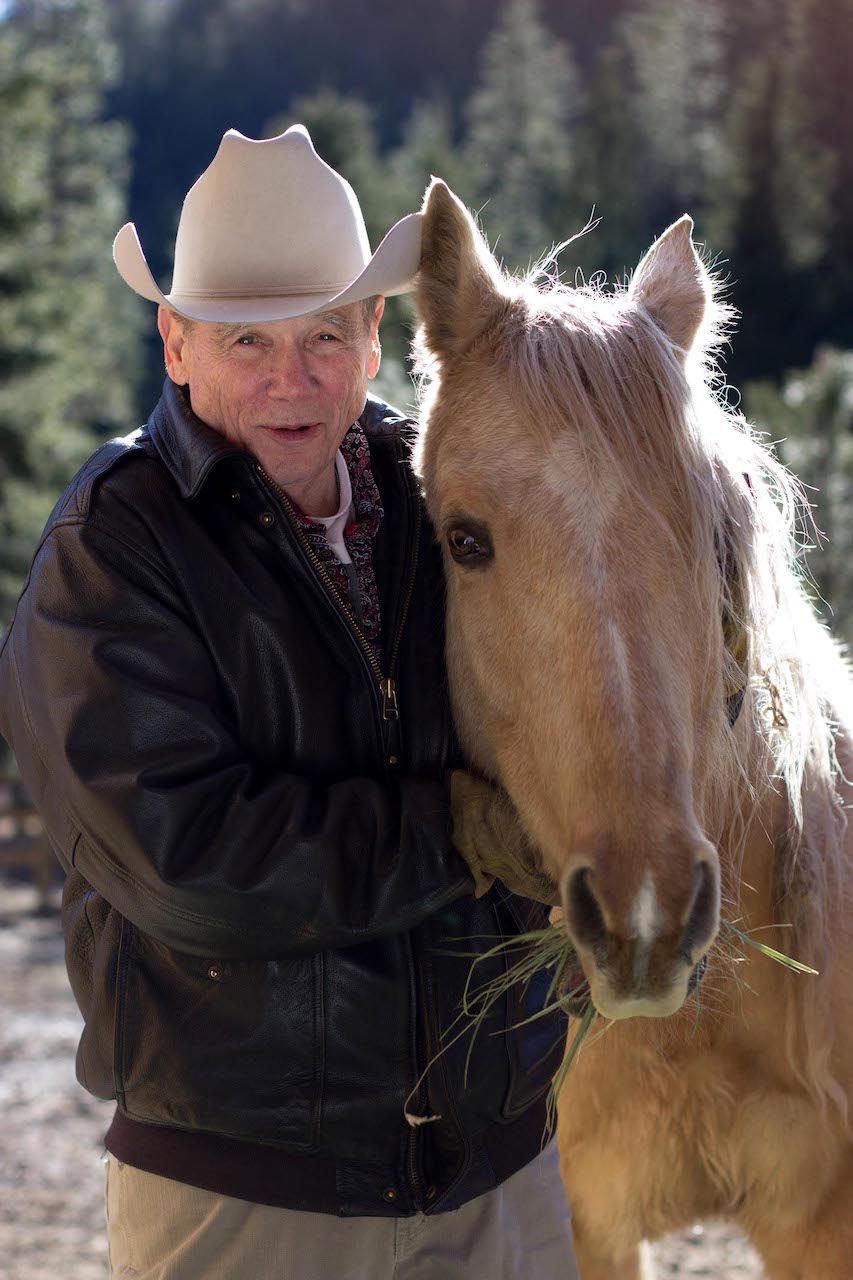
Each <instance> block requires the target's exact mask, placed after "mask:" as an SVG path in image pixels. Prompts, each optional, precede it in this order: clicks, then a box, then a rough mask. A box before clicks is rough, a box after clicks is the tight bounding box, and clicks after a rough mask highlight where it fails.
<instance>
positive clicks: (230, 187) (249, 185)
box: [113, 124, 421, 322]
mask: <svg viewBox="0 0 853 1280" xmlns="http://www.w3.org/2000/svg"><path fill="white" fill-rule="evenodd" d="M420 231H421V215H420V214H417V213H415V214H409V215H408V216H407V217H405V218H402V219H401V220H400V221H399V222H397V223H396V224H395V225H394V226H393V227H392V228H391V230H390V231H389V232H388V234H387V235H386V236H385V238H384V239H383V241H382V242H381V244H380V245H379V247H378V248H377V250H376V253H374V254H373V255H372V256H371V253H370V244H369V241H368V238H367V231H366V229H365V225H364V218H363V216H362V212H361V208H360V206H359V203H358V199H357V197H356V195H355V192H354V191H353V189H352V187H351V186H350V184H349V183H348V182H347V181H346V179H345V178H344V177H342V175H341V174H339V173H337V172H336V171H335V170H334V169H333V168H331V166H330V165H328V164H327V163H326V162H325V160H323V159H322V157H320V156H319V155H318V154H317V152H316V150H315V148H314V144H313V142H312V141H311V136H310V134H309V133H308V130H307V129H306V128H305V126H304V125H301V124H295V125H291V127H290V128H289V129H287V130H286V131H285V132H284V133H282V134H279V135H278V137H275V138H268V139H253V138H247V137H245V136H244V135H243V134H241V133H239V132H238V131H237V130H236V129H229V130H228V131H227V133H225V134H224V136H223V137H222V140H221V141H220V144H219V148H218V150H217V152H216V155H215V156H214V158H213V160H212V162H211V164H210V165H209V166H208V168H207V169H206V170H205V171H204V173H202V174H201V176H200V177H199V178H198V179H197V180H196V182H195V183H194V184H193V186H192V187H191V188H190V190H189V192H188V193H187V195H186V198H185V200H184V203H183V208H182V210H181V216H180V221H179V224H178V233H177V237H176V241H175V265H174V272H173V277H172V286H171V290H170V292H169V293H168V294H166V293H164V292H163V291H162V290H161V289H160V288H159V286H158V285H157V283H156V281H155V280H154V277H153V275H152V274H151V271H150V268H149V267H148V263H147V261H146V258H145V254H144V252H143V250H142V245H141V243H140V241H139V236H138V234H137V232H136V228H135V227H134V225H133V224H132V223H127V224H126V225H125V226H124V227H122V228H121V230H120V231H119V233H118V235H117V236H116V239H115V242H114V245H113V256H114V258H115V262H116V266H117V268H118V270H119V273H120V274H121V276H122V278H123V279H124V280H125V282H126V283H127V284H129V285H130V287H131V288H132V289H134V290H135V291H136V292H137V293H139V294H140V295H141V296H142V297H144V298H147V299H148V300H150V301H153V302H159V303H162V304H163V305H165V306H168V307H170V308H172V309H173V310H175V311H178V312H179V313H181V314H184V315H187V316H191V317H193V318H195V319H199V320H220V321H226V322H239V321H250V322H251V321H258V320H265V319H266V320H274V319H286V318H288V317H291V316H296V315H304V314H308V313H310V312H311V311H316V310H322V309H324V308H326V307H328V306H330V305H332V306H343V305H345V303H347V302H356V301H358V300H359V299H361V298H366V297H369V296H371V295H372V294H377V293H382V294H386V295H390V294H394V293H403V292H407V291H408V290H409V289H410V288H411V287H412V284H413V279H414V276H415V274H416V272H417V269H418V263H419V259H420Z"/></svg>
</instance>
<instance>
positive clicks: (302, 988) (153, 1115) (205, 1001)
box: [116, 921, 323, 1150]
mask: <svg viewBox="0 0 853 1280" xmlns="http://www.w3.org/2000/svg"><path fill="white" fill-rule="evenodd" d="M321 966H322V956H321V955H309V956H297V957H293V958H292V959H287V960H277V961H254V960H211V959H205V958H204V957H200V956H192V955H187V954H186V953H184V952H179V951H174V950H172V949H171V948H169V947H166V946H164V945H163V944H162V943H160V942H157V941H155V940H154V939H153V938H151V937H149V936H148V935H146V934H143V933H141V932H140V931H139V930H137V929H135V928H134V927H133V926H132V925H130V924H129V923H128V922H127V921H125V928H124V937H123V939H122V957H121V964H120V974H119V991H118V1016H117V1018H116V1063H117V1068H118V1072H119V1075H120V1079H119V1080H117V1093H118V1096H119V1098H120V1100H121V1103H122V1106H123V1109H124V1110H125V1111H126V1112H127V1114H128V1115H129V1116H131V1117H132V1118H133V1119H137V1120H142V1121H145V1122H146V1123H149V1124H161V1125H168V1126H171V1127H175V1128H186V1129H202V1130H206V1131H208V1132H213V1133H219V1134H223V1135H225V1136H228V1137H235V1138H243V1139H246V1140H248V1141H255V1142H265V1143H277V1144H279V1143H280V1144H282V1145H285V1146H287V1147H290V1148H296V1149H300V1150H309V1149H311V1148H312V1147H313V1146H314V1145H315V1141H316V1134H317V1131H318V1128H319V1121H320V1111H321V1106H322V1086H323V1080H322V1053H321V1049H322V1028H321V1015H322V1004H321V990H322V967H321Z"/></svg>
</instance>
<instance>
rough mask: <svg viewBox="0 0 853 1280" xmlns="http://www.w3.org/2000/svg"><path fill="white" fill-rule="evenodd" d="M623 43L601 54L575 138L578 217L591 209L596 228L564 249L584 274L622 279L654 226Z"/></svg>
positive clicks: (646, 163) (644, 155) (645, 159)
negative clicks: (600, 274)
mask: <svg viewBox="0 0 853 1280" xmlns="http://www.w3.org/2000/svg"><path fill="white" fill-rule="evenodd" d="M629 86H630V68H629V64H628V55H627V50H626V49H625V47H624V45H608V46H606V47H605V48H604V49H602V50H601V51H600V52H599V55H598V57H597V59H596V64H595V67H594V70H593V74H592V77H591V79H590V82H589V89H588V93H587V102H586V111H585V116H584V120H583V122H582V124H581V126H580V128H579V130H578V135H577V142H576V168H575V180H574V182H573V184H572V185H573V193H574V203H575V205H576V206H577V208H578V209H579V210H580V211H581V214H582V215H585V216H589V215H591V214H592V213H593V211H594V212H595V215H596V217H597V218H598V219H599V222H598V225H597V226H596V227H595V229H594V232H593V233H592V234H590V235H588V236H584V237H582V238H581V239H579V240H577V241H575V242H574V243H573V244H572V246H571V248H570V249H568V250H567V251H566V255H565V256H566V260H568V258H569V255H571V259H572V263H573V265H575V266H579V267H580V268H581V271H582V272H583V274H584V276H586V277H589V276H590V274H591V273H593V272H595V271H603V272H604V274H605V276H607V278H608V279H611V280H612V279H613V278H624V276H625V275H626V273H627V271H628V270H629V269H630V267H632V266H633V264H634V263H635V262H636V260H637V258H638V257H639V254H640V253H641V251H642V250H643V248H644V247H645V245H646V242H647V240H648V239H649V231H650V228H652V229H653V224H652V219H651V214H650V204H651V198H652V193H651V191H650V187H649V180H648V168H649V160H648V155H647V151H646V144H645V139H644V137H643V135H642V132H641V130H640V128H639V126H638V124H637V121H636V118H635V114H634V111H633V103H632V100H631V97H630V93H629Z"/></svg>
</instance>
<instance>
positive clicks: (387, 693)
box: [255, 462, 422, 720]
mask: <svg viewBox="0 0 853 1280" xmlns="http://www.w3.org/2000/svg"><path fill="white" fill-rule="evenodd" d="M255 469H256V471H257V472H258V474H259V475H260V476H261V477H262V479H263V480H264V481H265V482H266V483H267V485H269V487H270V489H272V491H273V493H274V494H275V496H276V497H277V498H278V500H279V502H280V504H281V506H282V507H283V509H284V512H285V515H286V516H287V518H288V520H289V522H290V526H291V528H292V529H293V531H294V533H295V534H296V536H297V538H298V540H299V545H300V546H301V547H302V550H303V551H304V553H305V555H306V557H307V558H308V560H309V562H310V564H311V565H312V567H313V568H314V569H315V571H316V573H317V576H318V577H319V578H320V581H321V582H322V583H323V585H324V587H325V588H326V590H327V591H328V593H329V595H330V596H331V598H332V603H333V604H334V605H335V607H336V608H337V609H338V612H339V613H340V614H341V615H342V616H343V618H344V619H345V621H346V623H347V625H348V627H349V629H350V631H351V632H352V634H353V636H354V637H355V639H356V641H357V643H358V645H359V647H360V649H361V651H362V653H363V654H364V656H365V657H366V659H367V661H368V663H369V665H370V669H371V671H372V673H373V677H374V679H375V681H376V684H377V687H378V689H379V699H380V704H381V707H382V719H383V720H399V719H400V708H399V706H398V704H397V684H396V681H395V678H394V673H395V671H396V666H397V658H398V657H399V653H400V644H401V642H402V638H403V628H404V626H405V624H406V618H407V617H408V613H409V606H410V604H411V602H412V595H413V594H414V589H415V575H416V572H417V567H418V556H419V547H420V540H421V522H422V513H421V501H420V498H418V501H417V510H416V515H415V537H414V543H413V548H412V559H411V563H410V565H409V579H408V584H407V587H406V594H405V596H404V598H403V607H402V610H401V612H400V621H399V623H398V625H397V631H396V634H395V636H394V644H393V647H392V649H391V657H390V661H389V669H388V675H384V674H383V671H382V666H381V664H380V662H379V659H378V658H377V656H376V654H375V653H374V651H373V647H372V646H371V645H370V644H368V642H367V640H366V639H365V637H364V635H363V633H362V630H361V627H360V626H359V625H358V623H357V622H356V620H355V616H354V614H353V612H352V610H351V609H350V607H349V605H348V604H347V603H346V601H344V600H342V599H341V597H340V596H339V595H338V592H337V590H336V588H335V584H334V583H333V581H332V579H331V577H330V576H329V573H328V571H327V570H326V566H325V565H324V564H323V562H322V560H320V559H319V557H318V556H317V555H316V553H315V552H314V549H313V548H312V546H311V544H310V543H309V541H308V539H307V538H306V536H305V531H304V530H303V528H302V526H301V524H300V523H299V518H298V516H297V514H296V510H295V508H294V506H293V503H292V502H291V500H290V498H289V497H288V496H287V493H286V492H285V490H284V489H282V487H281V485H280V484H276V482H275V480H273V479H272V477H271V476H269V475H268V474H267V472H266V471H264V469H263V467H262V466H261V464H260V463H259V462H256V463H255Z"/></svg>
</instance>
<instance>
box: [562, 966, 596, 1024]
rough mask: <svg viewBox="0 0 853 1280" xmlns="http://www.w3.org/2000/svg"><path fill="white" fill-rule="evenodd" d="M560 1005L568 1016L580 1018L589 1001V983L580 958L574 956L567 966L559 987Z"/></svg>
mask: <svg viewBox="0 0 853 1280" xmlns="http://www.w3.org/2000/svg"><path fill="white" fill-rule="evenodd" d="M559 996H560V1005H561V1006H562V1008H563V1009H565V1011H566V1013H567V1014H568V1015H569V1017H570V1018H580V1017H581V1016H582V1015H583V1014H584V1013H585V1012H586V1009H587V1006H588V1005H589V1002H590V998H591V997H590V990H589V983H588V982H587V979H586V974H585V973H584V971H583V968H582V966H581V962H580V960H578V959H577V958H575V959H574V960H573V961H572V963H571V964H570V965H568V966H567V968H566V972H565V973H564V974H563V977H562V980H561V982H560V989H559Z"/></svg>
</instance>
